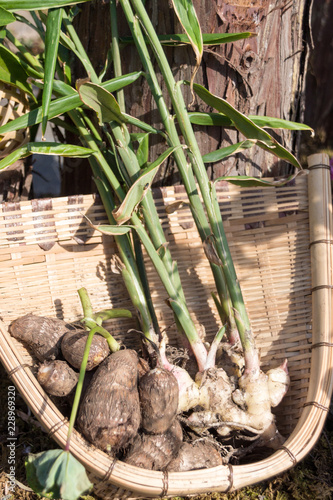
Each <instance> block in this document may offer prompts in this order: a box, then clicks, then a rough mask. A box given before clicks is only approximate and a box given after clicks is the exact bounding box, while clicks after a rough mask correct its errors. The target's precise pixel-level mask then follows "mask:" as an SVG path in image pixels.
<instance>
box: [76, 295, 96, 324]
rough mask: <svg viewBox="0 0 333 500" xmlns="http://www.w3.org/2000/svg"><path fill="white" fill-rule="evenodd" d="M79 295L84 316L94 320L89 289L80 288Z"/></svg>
mask: <svg viewBox="0 0 333 500" xmlns="http://www.w3.org/2000/svg"><path fill="white" fill-rule="evenodd" d="M77 293H78V294H79V297H80V301H81V306H82V310H83V316H84V317H85V318H92V317H93V310H92V306H91V302H90V298H89V295H88V292H87V289H86V288H85V287H82V288H80V289H79V290H78V291H77Z"/></svg>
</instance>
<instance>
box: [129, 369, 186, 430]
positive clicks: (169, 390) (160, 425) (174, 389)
mask: <svg viewBox="0 0 333 500" xmlns="http://www.w3.org/2000/svg"><path fill="white" fill-rule="evenodd" d="M139 395H140V403H141V415H142V422H141V426H142V428H143V429H144V430H145V431H146V432H148V433H152V434H162V433H164V432H166V431H167V430H168V429H169V427H170V426H171V424H172V422H173V420H174V418H175V417H176V415H177V410H178V395H179V390H178V383H177V380H176V378H175V377H174V376H173V374H172V373H171V372H168V371H167V370H164V369H163V368H159V367H157V368H155V369H154V370H151V371H150V372H148V373H147V374H146V375H144V376H143V377H142V378H141V379H140V382H139Z"/></svg>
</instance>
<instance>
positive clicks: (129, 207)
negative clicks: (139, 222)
mask: <svg viewBox="0 0 333 500" xmlns="http://www.w3.org/2000/svg"><path fill="white" fill-rule="evenodd" d="M178 147H179V146H178ZM175 149H177V147H172V148H168V149H167V150H166V151H164V152H163V153H162V154H161V155H160V156H159V157H158V158H157V160H155V161H154V162H153V163H151V164H150V165H149V167H148V168H146V169H145V171H144V172H143V173H142V174H141V175H140V177H139V178H138V179H137V180H136V181H135V182H134V183H133V184H132V186H131V187H130V189H129V190H128V192H127V193H126V196H125V199H124V200H123V202H122V203H121V205H120V206H119V207H118V208H116V209H115V210H113V212H112V215H113V217H114V219H115V220H116V222H117V224H124V223H125V222H127V221H128V220H129V219H130V218H131V217H132V214H133V212H134V211H135V210H136V208H137V206H138V205H139V204H140V202H141V201H142V200H143V198H144V197H145V195H146V194H147V193H148V190H149V189H150V187H151V184H152V182H153V180H154V177H155V175H156V173H157V170H158V168H159V167H160V165H161V164H162V163H163V162H164V161H165V160H166V159H167V158H168V157H169V156H170V155H171V154H172V153H173V152H174V151H175Z"/></svg>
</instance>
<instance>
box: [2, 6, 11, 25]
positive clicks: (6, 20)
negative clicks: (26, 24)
mask: <svg viewBox="0 0 333 500" xmlns="http://www.w3.org/2000/svg"><path fill="white" fill-rule="evenodd" d="M14 21H15V16H13V14H11V12H8V10H5V9H3V8H2V7H0V26H7V24H10V23H13V22H14Z"/></svg>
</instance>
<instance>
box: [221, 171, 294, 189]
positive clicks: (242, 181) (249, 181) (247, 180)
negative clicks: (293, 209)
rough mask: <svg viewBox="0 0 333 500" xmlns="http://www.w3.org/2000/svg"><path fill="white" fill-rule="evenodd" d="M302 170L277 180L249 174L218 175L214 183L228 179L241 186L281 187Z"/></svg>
mask: <svg viewBox="0 0 333 500" xmlns="http://www.w3.org/2000/svg"><path fill="white" fill-rule="evenodd" d="M301 172H302V170H297V171H296V173H294V174H292V175H289V176H288V177H284V178H282V179H276V180H268V179H261V178H260V177H250V176H247V175H235V176H226V177H218V178H217V179H215V180H214V184H215V183H216V182H218V181H227V182H230V184H235V185H236V186H240V187H260V186H261V187H262V186H270V187H272V186H275V187H279V186H284V185H285V184H288V182H291V181H292V180H294V179H295V178H296V177H297V176H298V175H299V174H300V173H301Z"/></svg>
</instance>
